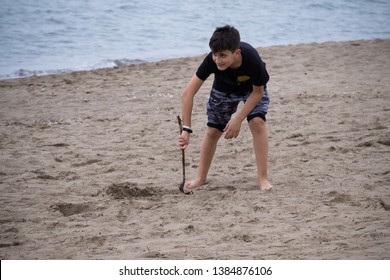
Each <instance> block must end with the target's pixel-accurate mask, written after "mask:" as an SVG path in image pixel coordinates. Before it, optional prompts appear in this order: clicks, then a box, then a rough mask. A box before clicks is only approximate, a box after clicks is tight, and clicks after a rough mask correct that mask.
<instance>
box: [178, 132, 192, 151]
mask: <svg viewBox="0 0 390 280" xmlns="http://www.w3.org/2000/svg"><path fill="white" fill-rule="evenodd" d="M189 143H190V134H189V133H188V132H186V131H183V132H182V133H181V134H180V136H179V146H180V149H182V150H185V149H187V147H188V144H189Z"/></svg>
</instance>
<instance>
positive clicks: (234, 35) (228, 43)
mask: <svg viewBox="0 0 390 280" xmlns="http://www.w3.org/2000/svg"><path fill="white" fill-rule="evenodd" d="M240 40H241V39H240V32H238V30H237V29H235V28H234V27H233V26H230V25H225V26H222V27H217V28H216V29H215V31H214V33H213V35H212V36H211V38H210V42H209V46H210V49H211V51H212V52H214V53H216V52H220V51H224V50H229V51H232V52H234V51H235V50H237V49H239V48H240Z"/></svg>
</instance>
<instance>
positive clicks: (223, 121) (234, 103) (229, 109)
mask: <svg viewBox="0 0 390 280" xmlns="http://www.w3.org/2000/svg"><path fill="white" fill-rule="evenodd" d="M250 94H251V92H248V93H247V94H245V95H235V94H226V93H223V92H220V91H218V90H216V89H212V90H211V93H210V98H209V101H208V103H207V125H208V126H210V127H214V128H217V129H219V130H220V131H223V129H224V128H225V126H226V125H227V123H228V122H229V121H230V118H231V117H232V115H233V114H234V113H235V112H236V111H237V107H238V104H239V103H240V102H241V101H243V102H246V100H247V99H248V97H249V95H250ZM268 104H269V96H268V91H267V88H265V89H264V95H263V98H262V99H261V101H260V102H259V103H258V104H257V105H256V107H255V108H253V110H252V111H251V112H250V113H249V114H248V116H247V120H248V122H249V121H250V120H251V119H253V118H255V117H260V118H262V119H263V120H264V121H265V120H266V119H265V115H266V114H267V111H268Z"/></svg>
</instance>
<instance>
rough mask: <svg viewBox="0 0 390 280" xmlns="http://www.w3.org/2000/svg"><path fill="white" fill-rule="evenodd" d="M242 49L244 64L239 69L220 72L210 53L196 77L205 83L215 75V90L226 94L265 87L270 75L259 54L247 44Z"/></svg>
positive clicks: (242, 92) (246, 91)
mask: <svg viewBox="0 0 390 280" xmlns="http://www.w3.org/2000/svg"><path fill="white" fill-rule="evenodd" d="M240 49H241V55H242V63H241V66H240V67H239V68H236V69H231V68H228V69H226V70H224V71H220V70H218V68H217V65H216V64H215V62H214V60H213V57H212V53H211V52H210V53H209V54H208V55H207V56H206V58H205V59H204V60H203V62H202V64H201V65H200V66H199V68H198V70H197V72H196V76H198V78H199V79H201V80H203V81H205V80H206V79H207V78H208V77H209V76H210V74H211V73H214V84H213V88H214V89H216V90H219V91H222V92H226V93H234V94H244V93H248V92H251V91H252V90H253V87H252V85H255V86H265V85H266V84H267V82H268V80H269V75H268V73H267V69H266V68H265V63H264V62H263V61H262V60H261V57H260V55H259V53H258V52H257V51H256V49H255V48H253V47H252V46H251V45H249V44H248V43H245V42H241V44H240Z"/></svg>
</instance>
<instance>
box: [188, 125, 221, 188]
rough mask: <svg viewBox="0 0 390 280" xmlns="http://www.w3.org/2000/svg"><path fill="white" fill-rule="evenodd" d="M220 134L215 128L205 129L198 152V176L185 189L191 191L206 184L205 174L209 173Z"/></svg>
mask: <svg viewBox="0 0 390 280" xmlns="http://www.w3.org/2000/svg"><path fill="white" fill-rule="evenodd" d="M222 133H223V132H222V131H220V130H218V129H216V128H213V127H207V130H206V133H205V135H204V138H203V142H202V147H201V150H200V158H199V166H198V174H197V176H196V178H195V180H193V181H189V182H187V183H186V184H185V187H187V188H189V189H193V188H197V187H200V186H202V185H204V184H206V180H207V174H208V172H209V169H210V165H211V162H212V160H213V157H214V154H215V150H216V149H217V143H218V140H219V138H220V137H221V135H222Z"/></svg>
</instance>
